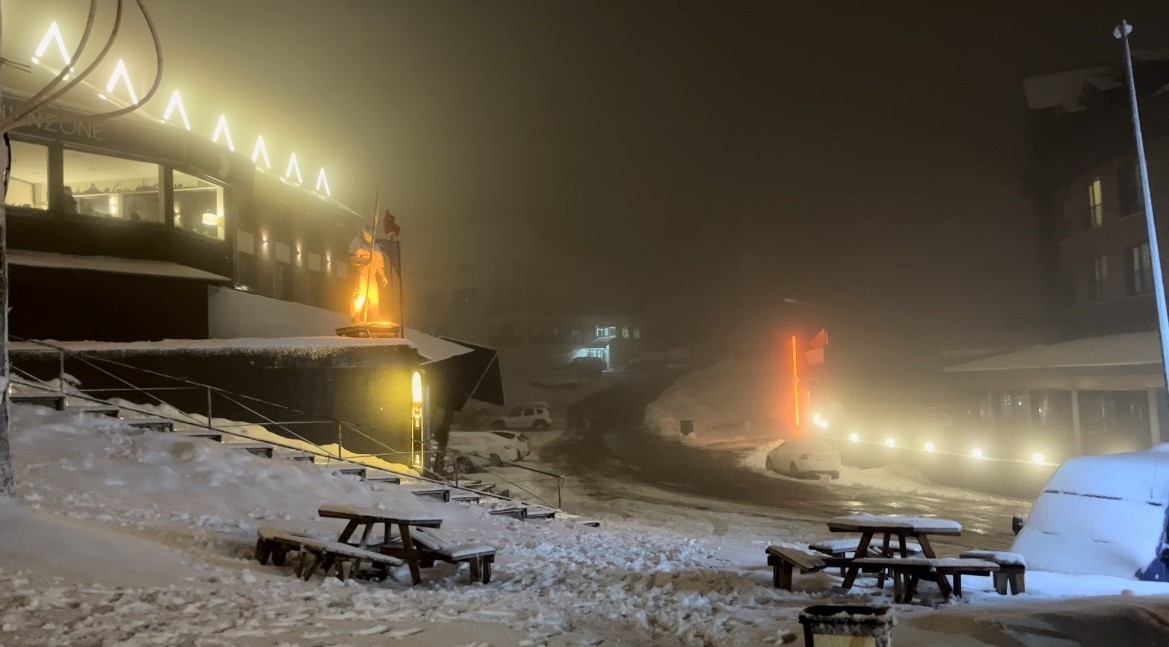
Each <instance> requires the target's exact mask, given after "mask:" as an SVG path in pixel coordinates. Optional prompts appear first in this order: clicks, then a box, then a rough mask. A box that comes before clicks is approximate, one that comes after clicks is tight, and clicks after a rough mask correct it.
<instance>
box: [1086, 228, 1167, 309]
mask: <svg viewBox="0 0 1169 647" xmlns="http://www.w3.org/2000/svg"><path fill="white" fill-rule="evenodd" d="M1123 262H1124V288H1125V294H1126V296H1137V295H1141V294H1150V293H1152V292H1153V262H1152V258H1151V257H1150V255H1149V244H1148V243H1141V244H1139V245H1132V246H1130V247H1126V248H1125V250H1124V259H1123ZM1085 286H1086V289H1085V290H1084V291H1082V292H1080V293H1079V295H1078V296H1079V299H1078V301H1079V304H1080V305H1086V304H1089V303H1099V302H1100V301H1104V300H1105V299H1107V298H1108V296H1109V295H1108V292H1107V286H1108V257H1107V256H1096V257H1094V258H1093V259H1092V262H1091V265H1090V266H1089V267H1088V278H1087V281H1086V283H1085Z"/></svg>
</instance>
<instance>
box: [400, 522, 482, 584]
mask: <svg viewBox="0 0 1169 647" xmlns="http://www.w3.org/2000/svg"><path fill="white" fill-rule="evenodd" d="M413 539H414V545H415V546H417V548H418V552H419V553H420V555H421V560H420V561H421V563H422V565H423V566H425V567H427V568H429V567H431V566H433V565H434V562H435V560H438V561H443V562H447V563H448V564H461V563H463V562H466V563H467V564H468V567H469V568H470V576H471V582H482V583H483V584H487V583H488V582H490V581H491V565H492V564H493V563H494V562H495V548H494V547H493V546H488V545H486V544H473V543H458V542H456V541H452V540H451V539H450V538H449V537H447V536H446V535H445V534H444V533H443V532H442V531H441V530H439V529H438V528H423V527H419V528H415V529H414V537H413Z"/></svg>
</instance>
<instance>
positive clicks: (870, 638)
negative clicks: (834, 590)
mask: <svg viewBox="0 0 1169 647" xmlns="http://www.w3.org/2000/svg"><path fill="white" fill-rule="evenodd" d="M896 623H897V621H896V620H895V619H894V618H893V609H892V608H891V607H872V606H860V605H856V606H853V605H832V604H821V605H816V606H814V607H807V608H806V609H804V610H803V611H801V612H800V624H802V625H804V647H813V646H815V647H859V646H860V645H864V646H865V647H892V645H893V636H892V632H893V625H894V624H896ZM817 636H818V637H817Z"/></svg>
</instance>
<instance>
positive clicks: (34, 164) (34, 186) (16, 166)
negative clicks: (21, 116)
mask: <svg viewBox="0 0 1169 647" xmlns="http://www.w3.org/2000/svg"><path fill="white" fill-rule="evenodd" d="M48 169H49V149H48V148H46V147H44V146H40V145H37V144H26V143H25V142H16V141H14V142H12V174H11V175H9V176H8V194H7V195H5V196H4V204H5V205H7V206H9V207H27V208H29V209H41V210H45V209H48V208H49V192H48V186H49V180H48V177H49V171H48Z"/></svg>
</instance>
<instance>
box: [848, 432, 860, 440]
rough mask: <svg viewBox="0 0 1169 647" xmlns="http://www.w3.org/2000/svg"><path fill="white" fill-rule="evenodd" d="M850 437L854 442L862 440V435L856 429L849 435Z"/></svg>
mask: <svg viewBox="0 0 1169 647" xmlns="http://www.w3.org/2000/svg"><path fill="white" fill-rule="evenodd" d="M848 439H849V440H851V441H852V442H854V443H859V442H860V441H861V435H860V434H858V433H856V432H855V431H854V432H853V433H851V434H849V435H848Z"/></svg>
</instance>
